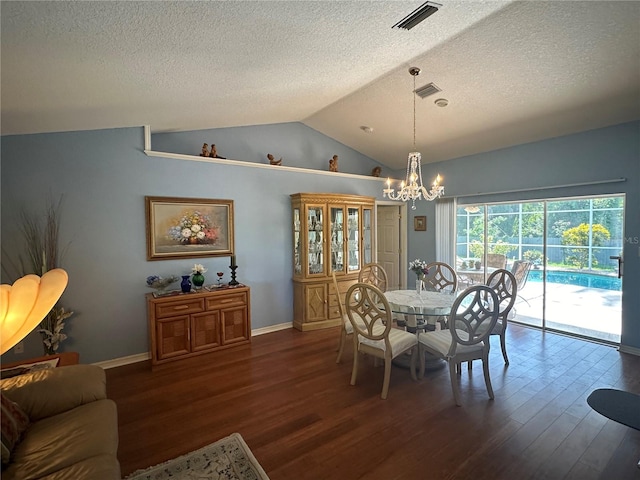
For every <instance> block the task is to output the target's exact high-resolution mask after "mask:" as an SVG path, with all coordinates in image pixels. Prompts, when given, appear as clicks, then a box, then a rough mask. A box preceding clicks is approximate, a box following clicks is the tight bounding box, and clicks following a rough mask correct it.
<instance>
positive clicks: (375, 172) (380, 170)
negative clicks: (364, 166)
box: [371, 167, 382, 177]
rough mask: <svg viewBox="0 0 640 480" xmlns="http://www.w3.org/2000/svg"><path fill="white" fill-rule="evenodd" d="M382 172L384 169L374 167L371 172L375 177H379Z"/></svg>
mask: <svg viewBox="0 0 640 480" xmlns="http://www.w3.org/2000/svg"><path fill="white" fill-rule="evenodd" d="M381 172H382V167H373V170H371V175H373V176H374V177H379V176H380V173H381Z"/></svg>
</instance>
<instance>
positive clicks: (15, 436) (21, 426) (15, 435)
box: [0, 392, 29, 464]
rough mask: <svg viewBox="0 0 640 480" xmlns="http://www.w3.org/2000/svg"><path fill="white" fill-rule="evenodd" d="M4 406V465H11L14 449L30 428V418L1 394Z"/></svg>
mask: <svg viewBox="0 0 640 480" xmlns="http://www.w3.org/2000/svg"><path fill="white" fill-rule="evenodd" d="M0 403H1V405H2V412H1V415H0V416H1V418H2V420H1V423H2V463H3V464H5V463H9V461H10V460H11V453H12V451H13V447H15V445H16V443H18V441H19V440H20V437H21V436H22V433H23V432H24V431H25V430H26V429H27V427H28V426H29V417H28V416H27V414H26V413H24V412H23V411H22V409H21V408H20V406H19V405H18V404H17V403H15V402H12V401H11V400H9V399H8V398H7V397H5V396H4V395H2V393H1V392H0Z"/></svg>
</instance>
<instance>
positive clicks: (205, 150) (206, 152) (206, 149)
mask: <svg viewBox="0 0 640 480" xmlns="http://www.w3.org/2000/svg"><path fill="white" fill-rule="evenodd" d="M200 156H201V157H208V156H209V145H207V144H206V143H204V144H203V145H202V153H201V154H200Z"/></svg>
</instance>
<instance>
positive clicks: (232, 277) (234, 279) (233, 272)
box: [229, 265, 239, 285]
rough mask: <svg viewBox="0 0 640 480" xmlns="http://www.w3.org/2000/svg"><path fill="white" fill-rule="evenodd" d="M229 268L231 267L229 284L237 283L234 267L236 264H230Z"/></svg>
mask: <svg viewBox="0 0 640 480" xmlns="http://www.w3.org/2000/svg"><path fill="white" fill-rule="evenodd" d="M229 268H230V269H231V281H230V282H229V285H239V283H238V282H237V281H236V268H238V266H237V265H230V266H229Z"/></svg>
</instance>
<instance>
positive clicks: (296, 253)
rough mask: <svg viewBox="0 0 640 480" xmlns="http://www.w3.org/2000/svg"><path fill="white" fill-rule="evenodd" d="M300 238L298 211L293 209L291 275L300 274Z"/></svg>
mask: <svg viewBox="0 0 640 480" xmlns="http://www.w3.org/2000/svg"><path fill="white" fill-rule="evenodd" d="M301 255H302V237H301V230H300V209H299V208H297V207H296V208H294V209H293V273H294V274H296V275H301V274H302V261H301Z"/></svg>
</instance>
